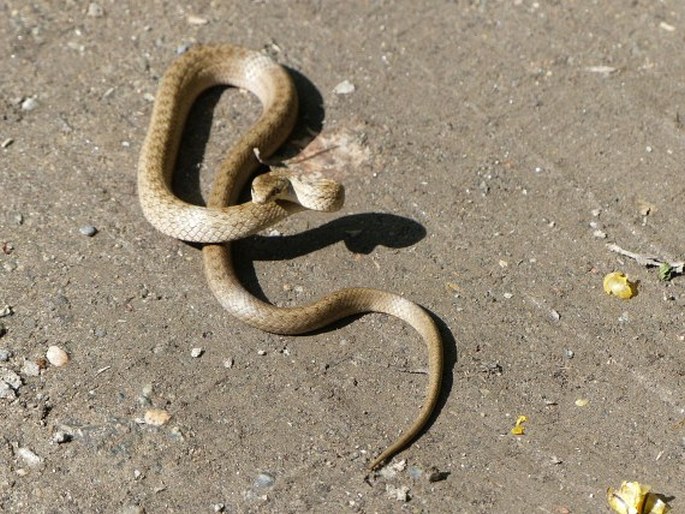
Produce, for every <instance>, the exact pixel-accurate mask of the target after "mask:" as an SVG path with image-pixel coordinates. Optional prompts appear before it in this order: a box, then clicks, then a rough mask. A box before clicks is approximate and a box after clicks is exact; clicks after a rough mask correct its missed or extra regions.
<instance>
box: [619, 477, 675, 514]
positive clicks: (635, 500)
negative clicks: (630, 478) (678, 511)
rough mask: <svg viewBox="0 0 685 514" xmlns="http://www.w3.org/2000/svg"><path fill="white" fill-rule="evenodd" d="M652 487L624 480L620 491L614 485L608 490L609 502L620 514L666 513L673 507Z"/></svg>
mask: <svg viewBox="0 0 685 514" xmlns="http://www.w3.org/2000/svg"><path fill="white" fill-rule="evenodd" d="M651 489H652V488H651V487H650V486H648V485H643V484H641V483H639V482H625V481H624V482H623V483H622V484H621V487H620V488H619V490H618V491H616V490H614V488H613V487H610V488H609V489H608V490H607V502H609V507H611V508H612V509H613V511H614V512H616V513H618V514H666V512H668V511H669V510H671V508H670V507H669V506H668V505H667V504H666V503H665V502H664V501H663V500H662V499H661V498H660V497H659V495H656V494H654V493H652V492H650V491H651Z"/></svg>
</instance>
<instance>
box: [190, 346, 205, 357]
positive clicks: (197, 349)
mask: <svg viewBox="0 0 685 514" xmlns="http://www.w3.org/2000/svg"><path fill="white" fill-rule="evenodd" d="M203 353H205V350H204V348H201V347H199V346H197V347H195V348H193V349H192V350H190V356H191V357H192V358H193V359H197V358H198V357H200V356H201V355H202V354H203Z"/></svg>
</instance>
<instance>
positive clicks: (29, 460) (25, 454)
mask: <svg viewBox="0 0 685 514" xmlns="http://www.w3.org/2000/svg"><path fill="white" fill-rule="evenodd" d="M17 456H18V457H20V458H21V459H22V460H23V461H24V462H25V463H26V465H27V466H29V467H31V468H35V467H37V466H40V465H41V463H42V462H43V459H41V458H40V457H39V456H38V455H36V454H35V453H34V452H32V451H31V450H29V449H28V448H19V449H17Z"/></svg>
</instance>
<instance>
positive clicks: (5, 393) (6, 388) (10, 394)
mask: <svg viewBox="0 0 685 514" xmlns="http://www.w3.org/2000/svg"><path fill="white" fill-rule="evenodd" d="M0 398H4V399H5V400H10V401H12V400H16V398H17V393H16V392H15V391H14V389H12V388H11V387H10V385H9V384H8V383H7V382H0Z"/></svg>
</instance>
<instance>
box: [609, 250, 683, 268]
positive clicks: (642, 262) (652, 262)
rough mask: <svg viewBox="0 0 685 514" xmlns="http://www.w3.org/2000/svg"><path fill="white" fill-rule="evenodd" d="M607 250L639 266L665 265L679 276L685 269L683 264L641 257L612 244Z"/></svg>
mask: <svg viewBox="0 0 685 514" xmlns="http://www.w3.org/2000/svg"><path fill="white" fill-rule="evenodd" d="M607 250H609V251H610V252H616V253H618V254H620V255H625V256H626V257H630V258H631V259H635V261H636V262H637V263H638V264H640V265H641V266H647V267H660V266H662V265H663V264H666V265H667V266H668V267H669V268H670V269H671V271H672V272H673V273H677V274H679V275H680V274H682V273H683V269H684V268H685V262H671V261H667V260H664V259H659V258H658V257H654V256H653V255H642V254H639V253H635V252H630V251H628V250H624V249H623V248H621V247H620V246H618V245H617V244H613V243H608V244H607Z"/></svg>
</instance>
